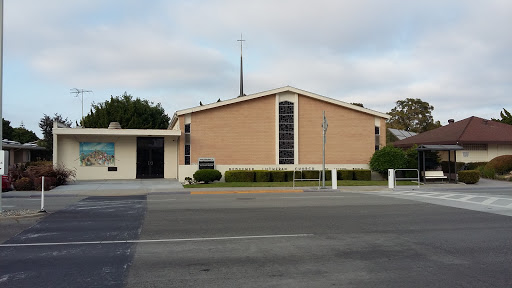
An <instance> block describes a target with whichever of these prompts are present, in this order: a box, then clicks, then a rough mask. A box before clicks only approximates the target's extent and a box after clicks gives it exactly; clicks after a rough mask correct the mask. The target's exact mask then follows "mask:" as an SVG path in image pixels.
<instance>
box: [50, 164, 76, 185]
mask: <svg viewBox="0 0 512 288" xmlns="http://www.w3.org/2000/svg"><path fill="white" fill-rule="evenodd" d="M53 169H54V171H55V181H56V182H55V186H60V185H64V184H66V183H68V181H69V180H70V179H71V178H75V177H76V170H71V169H68V168H66V167H65V166H64V165H57V166H54V167H53ZM44 176H50V175H44Z"/></svg>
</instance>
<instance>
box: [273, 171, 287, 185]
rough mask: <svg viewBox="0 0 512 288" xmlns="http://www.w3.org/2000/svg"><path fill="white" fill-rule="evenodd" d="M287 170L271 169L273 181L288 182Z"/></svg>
mask: <svg viewBox="0 0 512 288" xmlns="http://www.w3.org/2000/svg"><path fill="white" fill-rule="evenodd" d="M286 172H287V171H271V172H270V178H271V181H272V182H286V174H287V173H286Z"/></svg>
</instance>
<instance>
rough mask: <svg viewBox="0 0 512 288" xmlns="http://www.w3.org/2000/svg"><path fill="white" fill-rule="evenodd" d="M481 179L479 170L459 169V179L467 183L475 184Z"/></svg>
mask: <svg viewBox="0 0 512 288" xmlns="http://www.w3.org/2000/svg"><path fill="white" fill-rule="evenodd" d="M479 180H480V172H479V171H477V170H465V171H459V181H460V182H464V183H466V184H475V183H476V182H478V181H479Z"/></svg>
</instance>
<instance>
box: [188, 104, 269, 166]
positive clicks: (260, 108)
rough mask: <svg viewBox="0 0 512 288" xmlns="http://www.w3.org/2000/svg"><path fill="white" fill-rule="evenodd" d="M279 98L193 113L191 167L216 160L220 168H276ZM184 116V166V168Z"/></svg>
mask: <svg viewBox="0 0 512 288" xmlns="http://www.w3.org/2000/svg"><path fill="white" fill-rule="evenodd" d="M275 101H276V100H275V96H274V95H269V96H265V97H261V98H257V99H253V100H249V101H243V102H239V103H234V104H231V105H226V106H221V107H217V108H214V109H208V110H204V111H199V112H194V113H192V118H191V119H192V120H191V125H190V127H191V128H190V130H191V133H190V137H191V138H190V141H191V143H190V144H191V163H192V164H194V163H197V162H198V158H202V157H214V158H215V163H216V164H217V165H226V164H230V165H244V164H254V165H257V164H275V155H276V154H275ZM183 120H184V117H183V116H180V126H181V127H180V129H181V130H182V131H183V134H182V138H181V139H180V142H181V143H180V145H179V146H180V152H179V155H180V160H179V161H180V164H184V151H183V150H184V147H185V146H184V145H185V143H184V140H185V139H184V131H185V128H184V124H182V123H184V121H183Z"/></svg>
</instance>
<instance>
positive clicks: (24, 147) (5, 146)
mask: <svg viewBox="0 0 512 288" xmlns="http://www.w3.org/2000/svg"><path fill="white" fill-rule="evenodd" d="M2 149H20V150H46V148H44V147H41V146H34V145H23V144H2Z"/></svg>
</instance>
